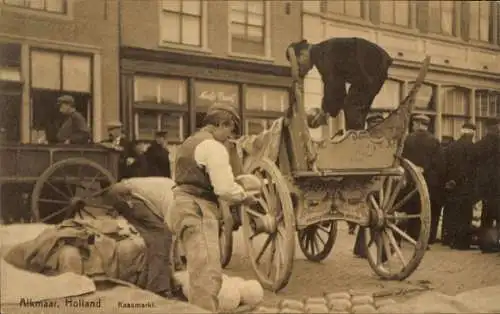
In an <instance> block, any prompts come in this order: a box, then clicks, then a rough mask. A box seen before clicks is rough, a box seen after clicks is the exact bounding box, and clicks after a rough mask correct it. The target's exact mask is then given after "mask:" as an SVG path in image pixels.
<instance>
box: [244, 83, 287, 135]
mask: <svg viewBox="0 0 500 314" xmlns="http://www.w3.org/2000/svg"><path fill="white" fill-rule="evenodd" d="M288 106H289V95H288V90H286V89H278V88H268V87H256V86H255V87H254V86H249V87H248V88H247V89H246V93H245V110H244V117H245V119H244V120H245V134H247V135H250V134H258V133H260V132H262V131H263V130H265V129H267V128H269V127H270V126H271V124H272V123H273V121H274V120H276V119H277V118H279V117H281V116H283V113H284V112H285V110H286V109H287V108H288Z"/></svg>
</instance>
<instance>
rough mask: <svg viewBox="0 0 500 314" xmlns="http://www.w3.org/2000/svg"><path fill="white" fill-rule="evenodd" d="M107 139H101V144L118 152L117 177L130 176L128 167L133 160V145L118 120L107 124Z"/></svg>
mask: <svg viewBox="0 0 500 314" xmlns="http://www.w3.org/2000/svg"><path fill="white" fill-rule="evenodd" d="M107 128H108V139H107V140H105V141H102V142H101V144H102V145H103V146H106V147H109V148H111V149H114V150H116V151H118V152H120V158H119V160H118V179H119V180H121V179H123V178H128V177H131V175H130V171H129V167H130V166H131V165H132V164H133V163H134V162H135V158H134V155H135V153H134V146H133V144H132V142H131V141H129V140H128V139H127V137H126V136H125V134H123V124H122V123H121V122H120V121H111V122H109V123H108V124H107Z"/></svg>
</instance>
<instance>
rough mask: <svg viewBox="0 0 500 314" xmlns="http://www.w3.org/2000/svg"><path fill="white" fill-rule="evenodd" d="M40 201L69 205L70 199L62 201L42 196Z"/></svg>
mask: <svg viewBox="0 0 500 314" xmlns="http://www.w3.org/2000/svg"><path fill="white" fill-rule="evenodd" d="M38 201H39V202H42V203H50V204H59V205H69V202H68V201H60V200H53V199H46V198H41V199H39V200H38Z"/></svg>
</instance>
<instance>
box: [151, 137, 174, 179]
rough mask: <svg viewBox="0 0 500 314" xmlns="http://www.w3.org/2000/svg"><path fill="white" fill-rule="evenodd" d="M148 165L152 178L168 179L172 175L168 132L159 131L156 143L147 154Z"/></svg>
mask: <svg viewBox="0 0 500 314" xmlns="http://www.w3.org/2000/svg"><path fill="white" fill-rule="evenodd" d="M145 156H146V160H147V163H148V174H149V176H152V177H168V178H170V177H171V176H172V175H171V173H170V156H169V151H168V140H167V131H165V130H162V131H157V132H156V134H155V141H154V142H153V143H151V145H150V146H149V147H148V150H147V151H146V153H145Z"/></svg>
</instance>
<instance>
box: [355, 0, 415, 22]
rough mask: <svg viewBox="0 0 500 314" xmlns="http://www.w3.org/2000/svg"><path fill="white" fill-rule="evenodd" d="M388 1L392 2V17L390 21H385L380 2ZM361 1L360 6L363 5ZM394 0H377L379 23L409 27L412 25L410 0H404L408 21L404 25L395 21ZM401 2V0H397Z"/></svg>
mask: <svg viewBox="0 0 500 314" xmlns="http://www.w3.org/2000/svg"><path fill="white" fill-rule="evenodd" d="M383 1H384V2H390V3H391V4H392V9H393V17H392V22H385V21H384V20H383V18H382V17H383V16H384V13H383V12H382V2H383ZM362 3H363V2H362V1H361V6H362V5H363V4H362ZM396 3H398V2H396V1H391V0H379V3H378V5H379V8H380V24H382V25H388V26H393V27H401V28H408V29H409V28H410V27H411V26H412V5H411V2H410V1H406V2H405V3H406V4H407V5H408V23H407V24H406V25H403V24H398V23H396V16H397V12H396ZM399 3H401V2H399Z"/></svg>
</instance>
